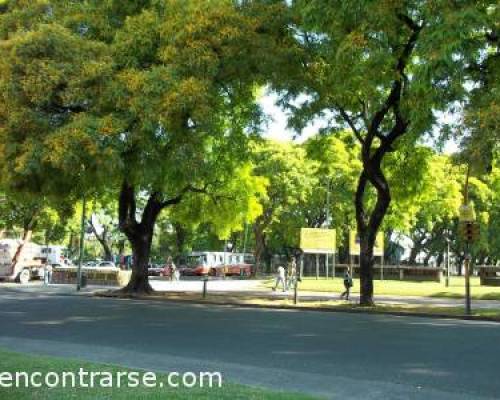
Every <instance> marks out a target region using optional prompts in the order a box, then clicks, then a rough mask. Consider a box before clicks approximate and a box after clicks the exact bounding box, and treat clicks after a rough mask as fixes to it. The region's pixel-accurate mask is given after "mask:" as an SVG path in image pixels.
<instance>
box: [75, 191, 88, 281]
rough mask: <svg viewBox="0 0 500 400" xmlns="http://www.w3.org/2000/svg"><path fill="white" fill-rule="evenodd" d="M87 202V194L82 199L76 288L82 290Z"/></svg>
mask: <svg viewBox="0 0 500 400" xmlns="http://www.w3.org/2000/svg"><path fill="white" fill-rule="evenodd" d="M86 207H87V202H86V199H85V195H83V199H82V220H81V227H80V254H79V256H78V272H77V276H76V290H77V291H80V289H81V288H82V263H83V251H84V240H85V218H86V217H85V214H86V210H85V209H86Z"/></svg>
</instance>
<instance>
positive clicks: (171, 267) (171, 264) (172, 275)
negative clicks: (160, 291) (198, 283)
mask: <svg viewBox="0 0 500 400" xmlns="http://www.w3.org/2000/svg"><path fill="white" fill-rule="evenodd" d="M166 267H167V268H168V271H169V274H170V280H171V281H176V280H178V279H177V267H176V266H175V264H174V260H173V259H172V257H170V256H169V257H168V258H167V265H166Z"/></svg>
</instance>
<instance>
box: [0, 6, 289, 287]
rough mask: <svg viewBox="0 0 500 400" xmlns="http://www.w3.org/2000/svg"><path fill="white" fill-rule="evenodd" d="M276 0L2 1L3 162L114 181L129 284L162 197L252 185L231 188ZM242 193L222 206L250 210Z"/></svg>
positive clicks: (55, 184) (140, 283)
mask: <svg viewBox="0 0 500 400" xmlns="http://www.w3.org/2000/svg"><path fill="white" fill-rule="evenodd" d="M283 10H284V6H283V4H281V2H279V1H276V2H274V1H245V2H239V1H231V0H223V1H219V2H212V1H194V0H193V1H184V0H182V1H181V0H159V1H146V0H142V1H132V2H128V3H127V5H126V6H122V2H117V1H88V2H67V1H52V2H50V3H48V2H34V3H30V2H14V1H9V2H7V3H6V5H5V6H3V7H2V9H1V12H2V15H1V17H0V33H2V35H3V39H4V40H3V41H2V43H1V47H0V53H1V61H0V75H1V76H0V87H1V88H2V95H1V96H0V102H1V106H0V109H1V111H0V129H1V130H0V150H1V151H2V155H3V162H2V172H6V173H7V175H8V176H7V177H8V180H9V182H10V183H11V184H12V186H16V190H19V191H29V192H33V193H41V192H48V193H51V194H55V193H58V194H60V193H65V192H66V193H75V194H76V195H77V196H79V197H80V196H83V195H86V194H87V195H88V194H89V192H95V191H98V190H99V188H101V187H107V188H108V187H111V188H114V189H116V190H117V191H118V192H119V196H118V200H119V213H118V214H119V226H120V229H121V230H122V232H124V233H125V235H126V236H127V238H128V240H129V242H130V244H131V247H132V250H133V255H134V265H133V273H132V278H131V281H130V283H129V284H128V286H127V287H126V288H125V291H133V292H142V291H145V292H149V291H151V287H150V285H149V283H148V274H147V264H148V260H149V255H150V248H151V242H152V237H153V232H154V226H155V222H156V220H157V218H158V215H159V214H160V213H161V212H162V210H164V209H165V208H167V207H173V206H176V205H178V204H179V203H181V202H182V201H185V200H186V199H187V198H189V197H192V196H193V195H196V194H203V195H206V196H208V199H209V200H207V201H211V202H212V204H219V203H222V202H226V203H227V202H231V201H233V197H238V198H239V199H240V200H241V198H240V197H239V196H232V195H231V192H234V191H236V192H238V193H241V192H242V191H245V192H246V193H247V194H248V195H249V196H250V197H251V196H252V195H253V194H252V193H251V191H252V190H251V188H252V187H253V183H252V180H253V177H252V176H251V175H248V174H246V177H247V178H248V179H247V180H246V182H245V183H244V185H243V186H242V187H237V188H235V187H234V184H233V178H234V177H237V176H238V175H239V176H241V174H242V173H241V171H242V170H244V171H246V170H248V168H247V167H245V163H246V162H247V160H246V158H247V157H246V142H247V140H248V136H249V135H250V134H252V133H253V132H255V131H256V130H257V128H258V124H259V116H260V114H259V110H258V108H257V106H256V103H255V95H256V90H255V88H256V85H258V84H263V83H265V77H266V73H265V72H267V71H269V73H272V72H273V71H274V70H276V69H279V68H281V65H280V63H281V61H279V62H278V61H276V60H279V59H280V57H278V54H279V53H280V51H279V48H278V46H277V45H278V44H280V43H281V38H286V33H287V32H286V31H284V30H283V29H282V27H283V25H284V24H283V21H282V18H281V17H282V16H283V15H284V13H283ZM283 65H284V64H283ZM240 182H241V180H240ZM242 204H244V205H245V204H246V205H247V207H243V208H244V209H243V210H242V207H241V206H238V207H232V208H231V207H229V206H226V207H225V208H224V210H225V216H226V217H228V218H229V217H231V218H236V219H238V218H239V219H244V218H245V215H242V214H246V211H247V210H248V209H249V208H251V207H252V201H251V200H249V198H246V199H243V202H242ZM231 210H234V211H236V212H238V213H239V215H231V216H230V215H229V211H231Z"/></svg>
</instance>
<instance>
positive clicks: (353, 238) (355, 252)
mask: <svg viewBox="0 0 500 400" xmlns="http://www.w3.org/2000/svg"><path fill="white" fill-rule="evenodd" d="M360 253H361V246H360V240H359V235H358V233H357V232H356V231H350V232H349V254H350V255H351V256H359V254H360ZM373 255H374V256H376V257H382V256H383V255H384V232H379V233H377V237H376V238H375V245H374V246H373Z"/></svg>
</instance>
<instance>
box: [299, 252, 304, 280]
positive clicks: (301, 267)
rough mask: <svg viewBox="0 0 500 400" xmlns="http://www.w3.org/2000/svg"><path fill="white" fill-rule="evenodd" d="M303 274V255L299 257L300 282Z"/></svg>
mask: <svg viewBox="0 0 500 400" xmlns="http://www.w3.org/2000/svg"><path fill="white" fill-rule="evenodd" d="M303 274H304V254H302V255H301V256H300V269H299V277H300V279H301V280H302V276H303Z"/></svg>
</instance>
